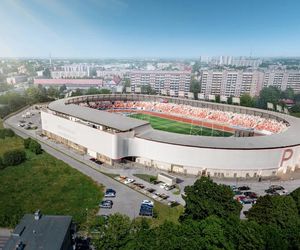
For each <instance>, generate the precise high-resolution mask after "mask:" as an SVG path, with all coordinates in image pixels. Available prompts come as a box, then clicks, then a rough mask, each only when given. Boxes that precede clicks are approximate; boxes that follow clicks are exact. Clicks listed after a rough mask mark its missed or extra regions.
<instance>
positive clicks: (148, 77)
mask: <svg viewBox="0 0 300 250" xmlns="http://www.w3.org/2000/svg"><path fill="white" fill-rule="evenodd" d="M130 82H131V89H132V91H135V88H137V87H141V86H146V85H149V86H151V88H152V89H154V90H155V91H156V92H157V93H166V94H170V93H173V94H174V96H178V95H179V92H181V93H183V92H184V93H186V94H187V93H188V92H189V91H190V82H191V71H147V70H143V71H131V72H130ZM170 91H171V92H170ZM173 94H171V95H173Z"/></svg>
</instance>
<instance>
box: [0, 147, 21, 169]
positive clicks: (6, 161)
mask: <svg viewBox="0 0 300 250" xmlns="http://www.w3.org/2000/svg"><path fill="white" fill-rule="evenodd" d="M25 160H26V153H25V151H24V150H20V149H15V150H10V151H6V152H5V153H4V154H3V158H2V164H3V166H15V165H19V164H20V163H22V162H24V161H25Z"/></svg>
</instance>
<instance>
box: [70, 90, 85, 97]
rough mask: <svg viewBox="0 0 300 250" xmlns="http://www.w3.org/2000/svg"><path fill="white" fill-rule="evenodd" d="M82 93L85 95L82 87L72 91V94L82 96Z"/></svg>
mask: <svg viewBox="0 0 300 250" xmlns="http://www.w3.org/2000/svg"><path fill="white" fill-rule="evenodd" d="M81 95H83V92H82V90H81V89H76V90H75V91H73V92H72V96H81Z"/></svg>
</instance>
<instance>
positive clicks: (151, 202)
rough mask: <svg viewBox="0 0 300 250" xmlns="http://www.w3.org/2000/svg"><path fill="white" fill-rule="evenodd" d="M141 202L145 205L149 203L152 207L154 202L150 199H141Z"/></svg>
mask: <svg viewBox="0 0 300 250" xmlns="http://www.w3.org/2000/svg"><path fill="white" fill-rule="evenodd" d="M142 204H145V205H151V206H152V207H153V206H154V202H153V201H150V200H143V201H142Z"/></svg>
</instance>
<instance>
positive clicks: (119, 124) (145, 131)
mask: <svg viewBox="0 0 300 250" xmlns="http://www.w3.org/2000/svg"><path fill="white" fill-rule="evenodd" d="M162 99H163V100H166V101H167V102H171V103H176V104H185V105H190V106H194V107H202V108H209V109H212V110H222V111H228V112H234V113H241V114H249V115H256V116H260V117H265V118H267V119H274V120H276V121H280V122H284V123H286V124H287V125H288V127H287V129H286V130H285V131H283V132H281V133H276V134H272V135H265V136H254V137H234V136H232V137H208V136H195V135H183V134H175V133H170V132H165V131H159V130H155V129H153V128H152V127H151V125H150V123H149V122H147V121H143V120H137V119H133V118H129V117H126V116H123V115H120V114H116V113H110V112H107V111H104V110H97V109H92V108H89V107H84V106H81V105H78V104H80V103H88V102H95V101H97V102H101V101H111V102H114V101H152V102H161V100H162ZM41 119H42V132H43V134H44V135H46V136H47V137H49V138H51V139H53V140H56V141H58V142H60V143H63V144H65V145H67V146H69V147H71V148H73V149H76V150H78V151H79V152H82V153H84V154H88V155H90V156H91V157H94V158H97V159H99V160H100V161H103V162H106V163H108V164H111V165H113V164H114V163H115V162H119V161H121V160H123V159H128V160H134V161H136V162H139V163H141V164H144V165H146V166H149V167H154V168H158V169H162V170H166V171H172V172H179V173H184V174H192V175H209V176H214V177H225V178H226V177H228V178H236V177H246V178H247V177H248V178H251V177H258V176H275V175H280V174H282V173H286V172H287V171H294V170H295V169H297V168H299V164H300V133H299V131H300V120H299V119H297V118H294V117H291V116H288V115H285V114H280V113H275V112H270V111H266V110H259V109H252V108H246V107H240V106H232V105H224V104H217V103H209V102H202V101H196V100H188V99H180V98H171V97H162V96H148V95H125V94H122V95H121V94H120V95H118V94H116V95H90V96H80V97H73V98H68V99H61V100H57V101H54V102H52V103H50V104H49V105H48V107H47V109H46V110H43V111H42V112H41Z"/></svg>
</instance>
